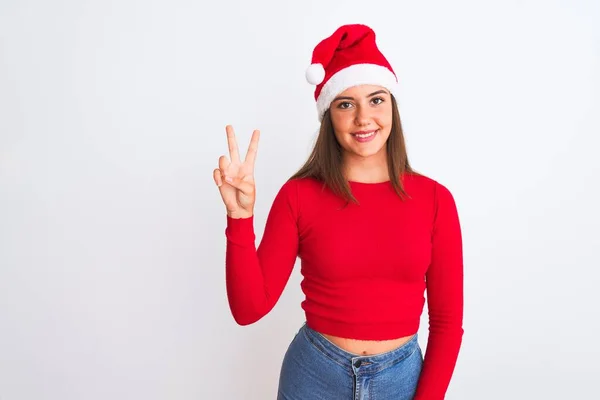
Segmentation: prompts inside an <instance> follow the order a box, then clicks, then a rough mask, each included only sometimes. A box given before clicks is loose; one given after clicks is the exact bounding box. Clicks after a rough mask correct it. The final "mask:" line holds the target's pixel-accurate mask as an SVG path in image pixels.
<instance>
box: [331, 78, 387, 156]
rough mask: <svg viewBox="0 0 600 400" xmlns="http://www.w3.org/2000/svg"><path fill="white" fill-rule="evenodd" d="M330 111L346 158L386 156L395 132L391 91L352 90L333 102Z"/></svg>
mask: <svg viewBox="0 0 600 400" xmlns="http://www.w3.org/2000/svg"><path fill="white" fill-rule="evenodd" d="M329 112H330V115H331V122H332V124H333V130H334V132H335V137H336V138H337V140H338V142H339V144H340V145H341V146H342V148H343V150H344V151H345V153H346V154H345V155H346V156H348V155H350V156H358V157H371V156H374V155H379V156H385V151H386V147H385V144H386V141H387V139H388V137H389V136H390V132H391V129H392V98H391V95H390V92H389V91H388V90H387V89H385V88H383V87H381V86H373V85H360V86H354V87H351V88H349V89H347V90H345V91H344V92H342V93H340V94H339V95H338V96H337V97H336V98H335V99H334V100H333V102H332V103H331V106H330V111H329Z"/></svg>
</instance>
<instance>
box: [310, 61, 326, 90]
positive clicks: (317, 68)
mask: <svg viewBox="0 0 600 400" xmlns="http://www.w3.org/2000/svg"><path fill="white" fill-rule="evenodd" d="M323 79H325V68H324V67H323V64H320V63H315V64H311V65H310V66H309V67H308V68H307V69H306V80H307V81H308V83H310V84H311V85H318V84H319V83H321V82H323Z"/></svg>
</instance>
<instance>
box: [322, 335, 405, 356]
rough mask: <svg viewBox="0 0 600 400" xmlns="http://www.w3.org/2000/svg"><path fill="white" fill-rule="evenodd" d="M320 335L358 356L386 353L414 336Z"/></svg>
mask: <svg viewBox="0 0 600 400" xmlns="http://www.w3.org/2000/svg"><path fill="white" fill-rule="evenodd" d="M321 335H323V337H325V338H326V339H327V340H329V341H330V342H331V343H333V344H335V345H336V346H337V347H339V348H341V349H343V350H346V351H347V352H349V353H353V354H355V355H358V356H371V355H377V354H381V353H387V352H388V351H392V350H395V349H397V348H399V347H400V346H402V345H404V344H405V343H407V342H408V341H410V339H412V338H413V336H414V335H410V336H403V337H400V338H397V339H391V340H358V339H348V338H342V337H339V336H332V335H327V334H324V333H321Z"/></svg>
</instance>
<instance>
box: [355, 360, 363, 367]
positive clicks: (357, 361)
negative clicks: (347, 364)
mask: <svg viewBox="0 0 600 400" xmlns="http://www.w3.org/2000/svg"><path fill="white" fill-rule="evenodd" d="M361 364H362V362H361V361H360V360H356V361H354V366H355V367H356V368H358V367H360V365H361Z"/></svg>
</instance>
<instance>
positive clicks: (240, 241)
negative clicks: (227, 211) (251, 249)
mask: <svg viewBox="0 0 600 400" xmlns="http://www.w3.org/2000/svg"><path fill="white" fill-rule="evenodd" d="M225 236H226V237H227V240H228V241H229V242H231V243H235V244H237V245H241V246H248V245H252V246H254V240H255V239H256V235H255V234H254V215H252V216H250V217H248V218H232V217H230V216H229V215H227V228H226V229H225Z"/></svg>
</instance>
